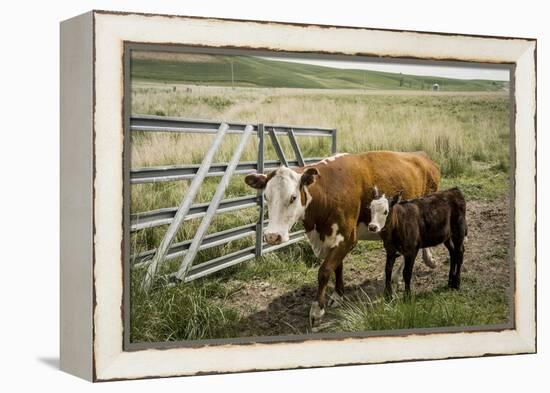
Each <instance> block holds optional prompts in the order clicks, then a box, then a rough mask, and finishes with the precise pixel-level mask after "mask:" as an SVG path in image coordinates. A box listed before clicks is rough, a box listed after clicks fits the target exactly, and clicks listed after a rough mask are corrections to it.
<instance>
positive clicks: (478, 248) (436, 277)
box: [226, 197, 511, 337]
mask: <svg viewBox="0 0 550 393" xmlns="http://www.w3.org/2000/svg"><path fill="white" fill-rule="evenodd" d="M467 221H468V231H469V233H468V240H467V242H466V244H465V255H464V264H463V270H462V277H463V280H462V281H463V282H462V287H461V289H460V290H461V291H476V290H477V289H479V288H480V287H484V288H492V289H501V290H503V291H505V290H506V289H507V288H509V287H510V285H511V281H510V280H511V264H510V262H509V259H508V255H509V238H510V231H509V227H508V222H509V204H508V198H507V197H502V198H500V199H497V200H495V201H491V202H486V201H470V202H468V206H467ZM378 243H379V244H380V248H377V249H374V250H369V251H366V247H361V246H359V247H357V248H356V249H355V250H354V251H352V252H351V253H350V254H349V255H348V256H347V257H346V259H345V260H344V283H345V288H346V289H345V293H346V296H347V297H348V298H353V295H355V294H358V293H359V292H361V291H364V292H365V293H367V294H368V295H369V296H370V297H371V298H372V299H375V298H377V297H379V296H382V293H383V290H384V261H385V253H384V250H383V249H382V248H381V243H380V242H378ZM433 256H434V260H435V262H436V264H437V266H436V268H435V269H433V270H432V269H430V268H428V267H427V266H426V265H424V264H423V263H422V260H421V253H419V256H418V257H417V260H416V263H415V267H414V275H413V284H412V285H413V291H414V292H415V293H422V292H426V291H432V290H434V289H439V288H442V287H445V286H446V284H447V277H448V269H449V263H448V259H447V258H448V253H447V250H446V248H445V247H444V246H443V245H441V246H438V247H435V248H434V249H433ZM401 260H402V258H399V259H398V260H397V261H396V265H395V269H397V267H398V266H399V265H400V261H401ZM316 288H317V285H316V280H315V279H314V278H313V279H312V280H311V282H308V283H306V284H304V285H302V286H299V287H296V288H288V287H286V286H284V285H281V286H279V285H277V284H274V283H273V282H267V281H261V280H248V281H242V282H241V283H239V290H238V291H236V292H235V293H234V294H232V295H231V297H230V299H228V300H229V303H230V304H231V306H232V307H234V308H236V309H237V310H238V311H239V313H240V314H241V323H240V326H239V330H240V334H239V336H241V337H243V336H256V335H258V332H262V334H261V335H264V336H273V335H293V334H305V333H310V332H311V329H310V326H309V321H308V314H309V307H310V304H311V301H312V300H313V299H314V296H315V292H316ZM332 290H333V282H331V284H330V287H329V289H328V292H327V294H328V295H330V293H331V292H332ZM402 290H403V284H402V282H400V284H399V289H398V293H400V294H401V293H402ZM226 301H227V299H226ZM334 318H335V314H334V310H331V309H330V308H329V309H327V313H326V314H325V317H324V319H323V323H322V324H321V326H320V327H319V328H318V329H316V331H317V332H319V331H321V332H322V331H326V330H329V329H330V325H331V322H333V321H334Z"/></svg>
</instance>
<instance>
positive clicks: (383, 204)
mask: <svg viewBox="0 0 550 393" xmlns="http://www.w3.org/2000/svg"><path fill="white" fill-rule="evenodd" d="M389 210H390V203H389V201H388V198H386V195H384V194H383V195H382V196H381V197H379V198H378V199H373V200H372V202H371V203H370V223H369V231H371V232H374V233H378V232H380V231H381V230H382V228H384V226H385V225H386V218H387V217H388V213H389Z"/></svg>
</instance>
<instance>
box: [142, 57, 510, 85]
mask: <svg viewBox="0 0 550 393" xmlns="http://www.w3.org/2000/svg"><path fill="white" fill-rule="evenodd" d="M281 60H282V59H281ZM232 68H233V79H232V78H231V69H232ZM132 78H133V80H140V81H155V82H158V81H162V82H168V83H188V84H197V85H198V84H200V85H216V86H231V85H232V84H233V85H235V86H239V87H246V86H249V87H287V88H308V89H311V88H321V89H392V90H396V89H398V90H429V89H431V87H432V85H433V84H434V83H437V84H439V86H440V87H441V89H443V90H448V91H501V90H503V89H504V88H505V87H506V86H507V83H505V82H501V81H486V80H469V81H464V80H457V79H449V78H441V77H430V76H416V75H405V74H395V73H389V72H380V71H370V70H367V71H365V70H353V69H338V68H333V67H324V66H318V65H311V64H302V63H293V62H288V61H286V62H285V61H274V60H270V59H264V58H259V57H252V56H220V55H217V56H213V55H196V54H194V55H193V54H175V53H171V54H170V53H165V54H163V55H162V56H159V55H158V54H151V53H149V52H137V53H135V54H134V56H133V58H132Z"/></svg>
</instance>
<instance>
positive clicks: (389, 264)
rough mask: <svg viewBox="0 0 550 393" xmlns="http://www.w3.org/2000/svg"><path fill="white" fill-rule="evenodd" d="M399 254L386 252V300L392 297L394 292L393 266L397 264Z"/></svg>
mask: <svg viewBox="0 0 550 393" xmlns="http://www.w3.org/2000/svg"><path fill="white" fill-rule="evenodd" d="M397 256H398V254H396V253H392V252H390V251H386V272H385V273H386V285H385V288H384V296H386V298H389V297H391V295H392V293H393V290H392V286H391V283H392V274H393V265H394V263H395V259H396V258H397Z"/></svg>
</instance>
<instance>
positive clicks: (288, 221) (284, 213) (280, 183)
mask: <svg viewBox="0 0 550 393" xmlns="http://www.w3.org/2000/svg"><path fill="white" fill-rule="evenodd" d="M316 176H319V172H318V171H317V169H315V168H309V169H307V170H306V171H304V173H303V174H302V175H300V174H298V173H296V172H294V171H293V170H291V169H289V168H286V167H280V168H279V169H277V170H276V171H275V172H272V173H270V174H269V175H268V176H266V175H262V174H254V175H248V176H247V177H246V178H245V182H246V183H247V184H248V185H249V186H251V187H253V188H256V189H260V190H261V189H263V190H264V198H265V200H266V202H267V211H268V216H269V223H268V225H267V228H266V229H265V232H264V239H265V241H266V242H267V243H268V244H280V243H284V242H287V241H288V240H289V232H290V228H291V227H292V226H293V225H294V224H295V223H296V222H298V220H300V219H303V218H304V216H305V212H306V208H307V206H308V204H309V203H310V202H311V195H310V194H309V192H308V190H307V186H308V185H310V184H312V183H313V182H314V181H315V177H316ZM301 191H303V192H304V194H305V203H304V201H302V198H301Z"/></svg>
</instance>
